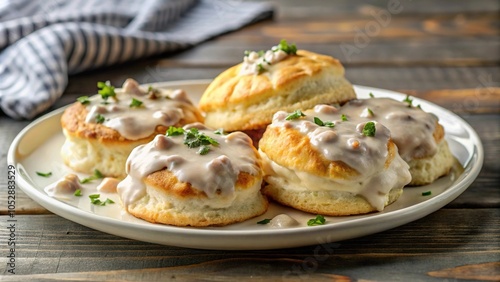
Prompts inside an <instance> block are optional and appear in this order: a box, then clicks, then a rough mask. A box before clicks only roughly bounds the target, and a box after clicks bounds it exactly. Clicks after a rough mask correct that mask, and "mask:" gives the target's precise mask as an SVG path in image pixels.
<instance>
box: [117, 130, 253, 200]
mask: <svg viewBox="0 0 500 282" xmlns="http://www.w3.org/2000/svg"><path fill="white" fill-rule="evenodd" d="M179 130H180V128H177V133H175V134H170V135H172V136H166V135H157V136H156V137H155V139H154V140H153V141H151V142H149V143H148V144H145V145H141V146H138V147H136V148H135V149H134V150H133V151H132V153H131V154H130V156H129V158H128V160H127V165H126V171H127V174H128V176H127V177H126V178H125V179H124V180H123V181H122V182H120V183H119V184H118V193H119V195H120V197H121V199H122V201H123V203H124V205H125V206H127V205H128V204H130V203H133V202H135V201H137V200H138V199H140V198H142V197H143V196H144V195H146V187H145V183H144V178H146V177H147V176H148V175H150V174H152V173H155V172H157V171H161V170H164V169H166V170H168V171H170V172H171V173H172V174H173V176H175V178H177V179H178V181H180V182H182V183H189V184H191V187H192V188H194V189H197V190H199V191H201V192H203V193H204V194H205V195H206V197H208V198H215V197H217V198H234V197H235V194H234V192H235V186H236V183H237V181H238V177H239V175H240V173H241V172H243V173H248V174H250V175H253V176H255V177H259V178H260V177H262V171H261V168H260V157H259V155H258V153H257V151H256V149H255V148H254V147H253V146H252V140H251V139H250V137H248V136H247V135H246V134H244V133H242V132H233V133H230V134H228V135H223V134H216V133H215V132H214V131H212V130H209V129H207V128H206V127H205V126H204V125H202V124H201V123H194V124H189V125H186V126H184V127H183V128H182V130H181V131H180V132H179ZM169 132H170V129H169ZM189 134H194V135H196V136H198V137H200V136H204V137H202V138H201V139H204V140H207V139H210V142H211V143H210V144H209V143H203V142H202V143H197V142H198V141H197V139H196V138H195V139H189V138H190V135H189ZM207 137H208V138H207ZM201 139H199V140H201ZM200 142H201V141H200ZM203 144H205V145H203ZM160 188H162V187H160ZM243 188H244V187H243Z"/></svg>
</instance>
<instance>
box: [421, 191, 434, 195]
mask: <svg viewBox="0 0 500 282" xmlns="http://www.w3.org/2000/svg"><path fill="white" fill-rule="evenodd" d="M431 194H432V192H431V191H425V192H422V196H430V195H431Z"/></svg>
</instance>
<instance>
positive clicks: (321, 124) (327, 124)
mask: <svg viewBox="0 0 500 282" xmlns="http://www.w3.org/2000/svg"><path fill="white" fill-rule="evenodd" d="M314 123H315V124H317V125H319V126H326V127H334V126H335V123H333V122H331V121H325V122H323V121H322V120H321V119H320V118H319V117H314Z"/></svg>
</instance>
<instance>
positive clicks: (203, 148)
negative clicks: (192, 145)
mask: <svg viewBox="0 0 500 282" xmlns="http://www.w3.org/2000/svg"><path fill="white" fill-rule="evenodd" d="M208 152H210V147H208V146H206V145H203V146H201V147H200V149H199V150H198V154H200V155H206V154H208Z"/></svg>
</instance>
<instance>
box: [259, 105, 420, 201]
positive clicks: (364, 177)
mask: <svg viewBox="0 0 500 282" xmlns="http://www.w3.org/2000/svg"><path fill="white" fill-rule="evenodd" d="M304 114H305V115H306V116H304V117H301V118H299V119H294V120H286V118H287V116H288V115H289V114H288V113H286V112H283V111H280V112H277V113H276V114H275V115H274V117H273V122H272V124H271V126H272V127H284V129H288V130H289V129H293V130H296V131H298V132H300V133H301V134H303V135H305V136H307V137H308V138H309V140H310V143H311V145H312V146H313V147H314V148H316V149H317V151H318V152H320V153H321V154H322V155H323V157H324V158H325V159H326V160H329V161H335V162H343V163H345V164H347V165H349V166H350V167H351V168H353V169H354V170H356V171H357V172H358V175H357V176H356V177H354V178H352V179H325V178H322V177H319V176H315V175H311V174H309V173H304V172H300V171H294V170H291V169H287V168H284V167H282V166H280V165H279V164H276V163H274V162H271V165H270V166H271V170H272V171H273V172H271V173H274V174H283V175H284V176H285V175H286V176H285V177H286V178H287V179H290V181H289V182H290V183H289V184H290V185H291V186H293V187H289V188H291V189H297V190H310V191H320V190H326V191H338V190H340V191H347V192H351V193H354V194H356V195H361V196H363V197H364V198H365V199H366V200H367V201H368V202H369V203H370V204H371V205H372V206H373V207H375V208H377V209H378V210H382V209H383V208H384V205H385V200H386V198H387V194H388V193H389V191H390V190H391V189H392V188H396V187H397V188H401V187H403V186H404V185H406V184H408V183H409V182H410V178H411V176H410V173H409V171H408V165H407V164H406V163H405V162H404V161H403V160H402V159H401V157H399V155H397V154H396V156H395V157H394V159H393V160H392V162H391V164H390V165H389V166H388V167H385V162H386V159H387V157H388V149H387V143H388V142H389V139H390V137H391V134H390V131H389V129H387V127H385V126H383V125H382V124H380V123H378V122H376V121H375V122H374V125H375V135H374V136H365V135H364V134H363V128H364V127H365V125H366V124H367V120H365V119H364V118H363V119H361V118H348V119H347V121H346V120H343V119H342V116H341V114H340V113H339V112H338V110H337V109H336V108H334V107H332V106H328V105H318V106H316V107H315V108H314V110H309V111H306V112H305V113H304ZM315 117H316V118H319V119H320V120H321V121H322V122H324V123H327V122H331V123H333V124H335V125H334V126H333V127H329V126H320V125H318V124H316V123H315V120H314V118H315ZM264 159H265V158H264ZM265 168H266V169H268V168H269V166H268V165H266V166H265ZM290 174H292V175H293V176H290ZM294 179H296V180H294Z"/></svg>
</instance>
